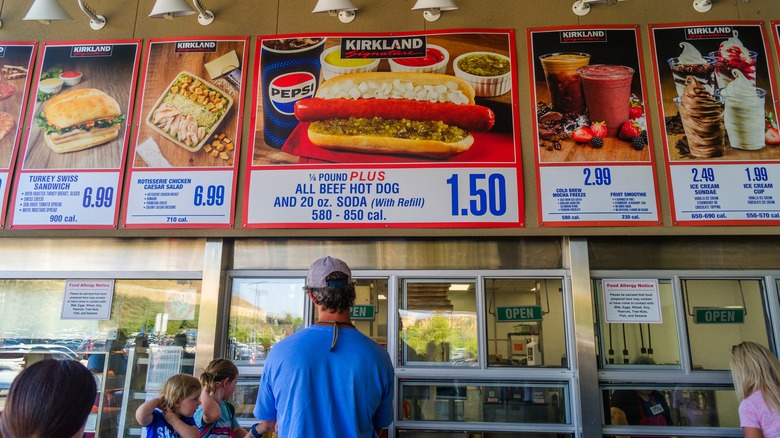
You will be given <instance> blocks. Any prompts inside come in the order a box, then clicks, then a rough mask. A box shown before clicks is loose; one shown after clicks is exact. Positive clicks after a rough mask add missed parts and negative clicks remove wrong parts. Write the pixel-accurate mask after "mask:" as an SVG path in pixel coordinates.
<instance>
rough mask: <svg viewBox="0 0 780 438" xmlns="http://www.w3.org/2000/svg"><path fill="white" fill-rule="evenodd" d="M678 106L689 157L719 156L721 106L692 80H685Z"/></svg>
mask: <svg viewBox="0 0 780 438" xmlns="http://www.w3.org/2000/svg"><path fill="white" fill-rule="evenodd" d="M675 102H677V103H678V105H679V110H680V119H681V120H682V125H683V130H684V131H685V137H686V138H687V139H688V148H689V149H690V153H691V155H692V156H694V157H697V158H711V157H719V156H721V155H723V149H724V145H723V138H724V128H723V102H722V99H721V98H719V97H717V96H714V95H713V94H712V93H710V92H708V91H707V90H706V89H705V88H704V86H703V85H702V84H700V83H699V81H697V80H696V78H694V77H693V76H688V77H687V78H686V79H685V89H684V90H683V95H682V97H678V98H676V99H675Z"/></svg>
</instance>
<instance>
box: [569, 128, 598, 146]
mask: <svg viewBox="0 0 780 438" xmlns="http://www.w3.org/2000/svg"><path fill="white" fill-rule="evenodd" d="M571 138H572V140H574V141H576V142H577V143H588V142H589V141H590V139H591V138H593V133H592V132H590V128H588V127H587V126H580V127H579V128H577V130H576V131H574V132H573V133H572V134H571Z"/></svg>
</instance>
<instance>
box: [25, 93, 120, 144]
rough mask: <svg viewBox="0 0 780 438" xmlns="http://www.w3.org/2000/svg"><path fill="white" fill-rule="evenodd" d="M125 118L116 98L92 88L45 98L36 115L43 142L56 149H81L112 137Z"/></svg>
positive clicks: (115, 134) (117, 131)
mask: <svg viewBox="0 0 780 438" xmlns="http://www.w3.org/2000/svg"><path fill="white" fill-rule="evenodd" d="M124 119H125V116H124V114H122V111H121V110H120V109H119V104H118V103H117V101H116V100H114V98H113V97H111V96H109V95H108V94H106V93H104V92H102V91H100V90H96V89H93V88H85V89H79V90H73V91H66V92H64V93H60V94H58V95H57V96H55V97H53V98H52V99H51V100H48V101H46V103H45V104H44V106H43V111H41V112H40V113H39V114H38V115H37V116H36V117H35V120H36V123H37V124H38V126H39V127H40V128H41V129H42V130H43V133H44V136H43V137H44V139H45V140H46V144H47V145H48V146H49V147H50V148H51V149H52V150H53V151H54V152H57V153H64V152H73V151H80V150H83V149H87V148H91V147H93V146H97V145H100V144H103V143H107V142H109V141H111V140H113V139H115V138H116V137H117V135H118V133H119V128H120V124H121V123H122V121H124Z"/></svg>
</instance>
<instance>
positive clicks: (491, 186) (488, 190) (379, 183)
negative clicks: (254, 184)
mask: <svg viewBox="0 0 780 438" xmlns="http://www.w3.org/2000/svg"><path fill="white" fill-rule="evenodd" d="M387 176H388V175H387V172H385V171H353V172H349V173H347V172H339V173H328V172H322V173H318V174H313V173H312V174H309V181H308V182H306V183H298V184H296V185H295V193H294V195H295V196H276V197H274V198H273V205H272V206H273V207H274V208H291V207H300V208H312V211H311V217H310V219H311V220H312V221H332V220H334V219H340V220H343V221H345V222H353V221H363V220H368V221H385V220H389V219H390V217H389V214H386V210H388V209H393V208H418V209H424V208H425V204H426V199H425V197H423V196H402V191H403V189H402V186H401V183H397V182H389V181H387ZM459 176H460V175H458V174H451V175H449V177H448V178H447V179H446V181H445V182H446V184H447V185H449V186H450V193H451V195H452V197H451V202H452V204H451V213H452V216H468V215H469V213H470V214H471V215H472V216H485V215H487V214H490V215H492V216H503V215H504V214H506V212H507V200H506V181H505V177H504V175H502V174H500V173H494V174H485V173H472V174H468V176H467V179H468V182H469V193H468V194H467V196H468V199H467V204H468V206H469V207H468V208H460V197H461V196H463V195H464V194H463V193H461V191H460V189H459ZM316 195H320V196H321V197H317V196H316ZM377 195H378V196H377ZM332 208H333V209H337V210H332Z"/></svg>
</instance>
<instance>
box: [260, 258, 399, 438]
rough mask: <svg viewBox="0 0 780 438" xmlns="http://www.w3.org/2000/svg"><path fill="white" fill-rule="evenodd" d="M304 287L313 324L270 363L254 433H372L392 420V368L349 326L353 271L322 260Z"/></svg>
mask: <svg viewBox="0 0 780 438" xmlns="http://www.w3.org/2000/svg"><path fill="white" fill-rule="evenodd" d="M304 290H305V291H306V293H307V294H308V296H309V298H310V299H311V300H312V302H313V303H314V306H315V307H316V308H317V314H318V315H319V319H318V320H317V322H316V323H314V325H312V326H310V327H308V328H306V329H305V330H302V331H300V332H298V333H295V334H293V335H291V336H289V337H287V338H286V339H284V340H282V341H280V342H279V343H277V344H276V345H274V347H273V348H272V349H271V351H270V353H269V354H268V358H267V360H266V362H265V368H264V371H263V376H262V379H261V380H260V388H259V390H258V393H257V404H256V405H255V409H254V415H255V417H257V418H258V419H260V420H261V422H260V423H258V424H255V425H254V426H253V427H252V429H251V432H252V434H253V435H254V436H256V437H259V436H260V434H262V433H265V432H267V431H273V430H277V432H278V435H279V438H287V437H308V436H316V437H320V438H327V437H332V438H351V437H355V438H371V437H378V436H380V435H379V434H380V433H383V429H385V428H386V427H387V426H389V425H390V423H392V422H393V385H394V383H393V366H392V364H391V362H390V356H389V355H388V354H387V351H385V350H384V349H383V348H382V347H381V346H380V345H379V344H377V343H376V342H374V341H373V340H372V339H371V338H369V337H367V336H365V335H363V334H362V333H360V332H359V331H358V330H357V329H356V328H355V326H353V325H352V322H351V319H350V317H349V309H350V307H352V305H353V304H354V302H355V285H354V282H353V281H352V271H351V270H350V269H349V266H347V264H346V263H344V262H343V261H341V260H339V259H336V258H332V257H324V258H321V259H319V260H317V261H316V262H314V263H313V264H312V265H311V267H309V272H308V275H307V277H306V286H305V287H304Z"/></svg>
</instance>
